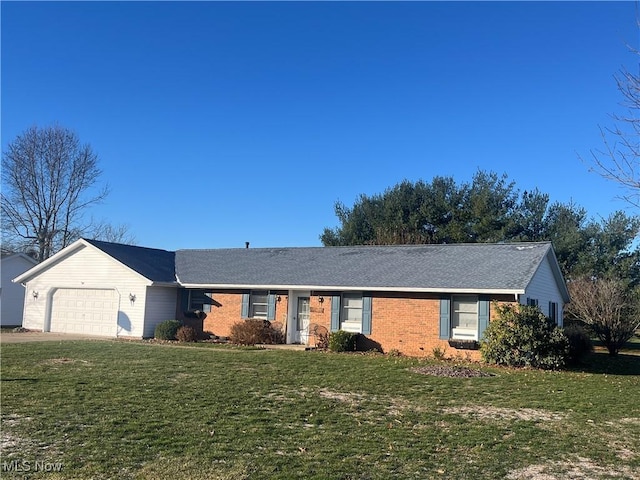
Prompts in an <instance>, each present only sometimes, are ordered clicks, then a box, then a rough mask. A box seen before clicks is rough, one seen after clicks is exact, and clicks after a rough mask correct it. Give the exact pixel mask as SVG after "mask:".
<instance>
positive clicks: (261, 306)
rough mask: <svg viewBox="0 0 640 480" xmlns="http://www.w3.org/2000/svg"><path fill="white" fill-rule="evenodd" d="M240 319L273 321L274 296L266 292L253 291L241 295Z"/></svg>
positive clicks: (274, 309) (274, 314)
mask: <svg viewBox="0 0 640 480" xmlns="http://www.w3.org/2000/svg"><path fill="white" fill-rule="evenodd" d="M240 315H241V317H242V318H262V319H264V320H273V319H274V318H275V316H276V295H275V294H274V293H270V292H267V291H266V290H254V291H252V292H245V293H243V294H242V308H241V311H240Z"/></svg>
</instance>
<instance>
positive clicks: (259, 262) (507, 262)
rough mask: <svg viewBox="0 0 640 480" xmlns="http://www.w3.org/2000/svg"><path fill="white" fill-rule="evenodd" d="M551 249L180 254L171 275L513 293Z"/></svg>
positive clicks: (251, 282)
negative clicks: (173, 273) (173, 272)
mask: <svg viewBox="0 0 640 480" xmlns="http://www.w3.org/2000/svg"><path fill="white" fill-rule="evenodd" d="M549 252H552V247H551V243H548V242H541V243H514V244H484V243H476V244H451V245H402V246H354V247H309V248H250V249H245V248H240V249H215V250H178V251H177V252H176V275H177V277H178V280H179V282H180V283H182V284H183V285H188V286H195V285H202V286H209V287H212V286H236V287H258V286H271V287H272V288H275V287H296V286H297V287H328V288H330V287H345V288H353V289H371V290H373V289H376V290H383V289H389V290H416V291H438V290H457V291H463V290H467V291H493V292H498V291H509V292H513V291H516V290H522V291H524V289H525V287H526V286H527V285H528V283H529V282H530V281H531V278H532V277H533V275H534V273H535V271H536V269H537V268H538V266H539V265H540V264H541V262H542V261H543V259H544V258H545V256H546V255H547V254H549ZM552 255H553V254H552Z"/></svg>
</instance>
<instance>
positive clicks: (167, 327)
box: [153, 320, 182, 340]
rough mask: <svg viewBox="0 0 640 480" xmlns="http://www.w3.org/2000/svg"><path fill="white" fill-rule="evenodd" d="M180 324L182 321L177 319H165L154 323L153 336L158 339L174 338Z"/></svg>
mask: <svg viewBox="0 0 640 480" xmlns="http://www.w3.org/2000/svg"><path fill="white" fill-rule="evenodd" d="M181 325H182V323H180V322H179V321H178V320H165V321H164V322H162V323H159V324H158V325H156V329H155V331H154V333H153V336H154V337H155V338H157V339H158V340H175V339H176V333H177V332H178V329H179V328H180V326H181Z"/></svg>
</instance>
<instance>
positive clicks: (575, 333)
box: [564, 324, 593, 364]
mask: <svg viewBox="0 0 640 480" xmlns="http://www.w3.org/2000/svg"><path fill="white" fill-rule="evenodd" d="M564 334H565V336H566V337H567V339H568V340H569V355H568V357H567V360H568V361H569V363H572V364H577V363H580V361H581V360H582V359H583V358H584V357H585V355H588V354H589V353H591V352H593V342H592V341H591V338H590V337H589V334H588V333H587V331H586V330H585V329H584V328H582V327H581V326H580V325H575V324H569V325H567V326H566V327H564Z"/></svg>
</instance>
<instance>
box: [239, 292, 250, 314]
mask: <svg viewBox="0 0 640 480" xmlns="http://www.w3.org/2000/svg"><path fill="white" fill-rule="evenodd" d="M240 316H241V317H242V318H249V294H248V293H243V294H242V310H241V312H240Z"/></svg>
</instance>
